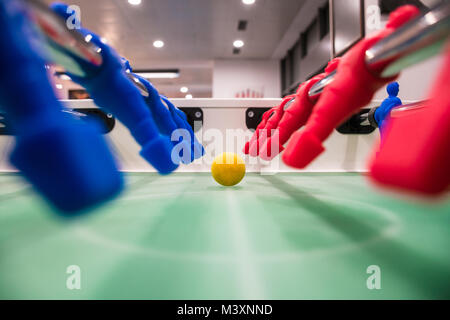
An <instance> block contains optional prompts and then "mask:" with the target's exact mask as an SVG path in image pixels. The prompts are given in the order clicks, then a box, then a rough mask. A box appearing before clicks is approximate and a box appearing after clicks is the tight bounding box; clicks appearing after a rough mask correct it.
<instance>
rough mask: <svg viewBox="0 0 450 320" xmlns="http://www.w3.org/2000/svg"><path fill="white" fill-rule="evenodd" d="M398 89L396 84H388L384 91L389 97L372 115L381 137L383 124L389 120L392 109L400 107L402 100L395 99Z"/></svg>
mask: <svg viewBox="0 0 450 320" xmlns="http://www.w3.org/2000/svg"><path fill="white" fill-rule="evenodd" d="M399 87H400V86H399V84H398V82H391V83H390V84H388V86H387V88H386V91H387V93H388V94H389V97H388V98H386V99H385V100H384V101H383V103H382V104H381V105H380V106H379V107H378V108H376V110H375V113H374V114H373V118H374V120H375V122H376V124H377V125H378V128H379V129H380V134H381V135H383V131H384V127H385V122H386V120H387V119H388V118H389V116H390V114H391V111H392V109H393V108H395V107H398V106H401V105H402V100H400V98H399V97H397V96H398V92H399Z"/></svg>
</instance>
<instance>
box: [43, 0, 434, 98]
mask: <svg viewBox="0 0 450 320" xmlns="http://www.w3.org/2000/svg"><path fill="white" fill-rule="evenodd" d="M441 1H442V0H96V1H91V0H70V1H68V4H72V5H78V6H79V7H80V8H81V21H82V24H83V25H84V27H86V28H88V29H91V30H92V31H94V32H96V33H98V34H99V35H101V36H102V37H103V39H104V41H106V42H107V43H108V44H109V45H111V46H112V47H114V48H115V49H116V50H117V51H118V53H119V54H121V55H122V56H124V57H125V58H127V59H128V60H130V63H131V65H132V67H133V68H134V71H135V72H137V73H140V74H141V75H143V76H144V77H146V78H148V79H149V80H150V81H151V82H152V83H153V84H154V85H155V86H156V87H157V89H158V90H159V91H160V92H161V93H162V94H164V95H166V96H168V97H170V98H279V97H282V96H285V95H287V94H290V93H293V92H295V91H296V89H297V87H298V85H299V83H301V82H303V81H305V80H307V79H308V78H310V77H312V76H314V75H316V74H318V73H320V72H322V71H323V69H324V67H325V66H326V64H327V62H328V61H329V60H330V59H331V58H332V57H335V56H340V55H342V54H344V53H345V52H346V51H347V50H348V49H349V48H350V47H351V46H352V45H353V44H355V43H356V42H357V41H358V40H359V39H361V38H362V37H363V36H364V35H367V34H370V33H371V32H375V31H376V30H378V29H380V28H382V27H383V26H384V23H385V22H386V20H387V18H388V15H389V13H390V12H391V11H393V10H394V9H395V8H397V7H398V6H400V5H402V4H406V3H411V4H415V5H417V6H419V7H420V8H421V9H422V10H427V9H428V8H429V7H432V6H434V5H436V4H438V3H439V2H441ZM46 2H47V3H48V4H50V3H52V2H54V1H53V0H46ZM438 60H439V58H435V59H432V60H429V61H427V62H426V63H425V64H421V65H418V66H415V67H413V68H411V69H409V70H408V71H406V72H404V74H403V76H402V78H401V79H400V85H401V87H402V88H403V91H402V93H403V94H404V95H403V97H404V98H407V99H411V100H415V99H420V98H423V96H424V95H425V93H426V89H427V88H428V85H427V84H429V83H430V81H431V79H432V78H433V76H434V73H433V72H430V70H431V71H432V70H435V69H436V68H437V66H438ZM411 78H414V79H416V80H417V81H410V80H411ZM402 80H403V82H402ZM408 80H409V81H408ZM55 86H56V89H57V91H58V95H59V96H60V98H62V99H68V98H70V99H80V98H81V99H82V98H88V95H87V94H86V93H85V92H84V90H82V89H81V88H80V87H78V86H77V85H75V84H73V83H72V82H71V81H70V80H69V79H67V78H64V77H63V78H58V79H56V80H55ZM405 95H406V96H405ZM383 97H384V92H383V93H381V95H380V97H379V98H383Z"/></svg>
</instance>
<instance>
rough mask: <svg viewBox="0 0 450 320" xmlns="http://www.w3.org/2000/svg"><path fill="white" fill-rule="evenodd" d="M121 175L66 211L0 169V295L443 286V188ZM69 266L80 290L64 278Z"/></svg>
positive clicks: (449, 273)
mask: <svg viewBox="0 0 450 320" xmlns="http://www.w3.org/2000/svg"><path fill="white" fill-rule="evenodd" d="M127 185H128V188H127V190H126V192H124V194H123V195H122V196H121V197H120V198H119V199H117V200H116V201H114V202H111V203H109V204H108V205H106V206H104V207H102V208H100V209H98V210H95V211H94V212H90V213H89V214H86V215H85V216H84V217H83V218H80V219H76V220H68V219H62V218H58V216H57V215H56V214H55V213H54V212H52V211H51V210H50V209H49V208H48V207H47V206H46V204H45V203H43V201H42V200H41V199H40V198H39V197H38V196H36V195H35V194H34V192H33V191H32V190H31V189H30V187H29V186H28V185H26V184H24V183H23V182H22V181H21V179H20V177H19V176H18V175H16V174H2V175H0V298H3V299H14V298H18V299H48V298H52V299H53V298H57V299H92V298H98V299H116V298H123V299H166V298H171V299H299V298H306V299H315V298H324V299H329V298H330V299H335V298H337V299H340V298H354V299H365V298H369V299H372V298H373V299H391V298H393V299H398V298H412V299H415V298H425V299H427V298H450V250H449V247H448V246H449V245H450V229H449V227H450V201H448V198H447V200H446V201H443V202H441V203H440V204H439V205H436V204H434V205H431V204H426V203H420V202H417V201H412V200H411V199H408V198H393V197H392V196H388V195H386V194H384V195H383V194H381V193H379V192H377V191H375V190H374V189H372V188H371V187H370V186H369V185H368V184H367V182H366V179H365V178H364V177H362V176H361V175H358V174H277V175H272V176H261V175H257V174H248V175H247V176H246V177H245V178H244V180H243V182H242V183H241V184H240V185H238V186H236V187H233V188H225V187H221V186H218V185H217V184H216V183H215V182H214V181H213V179H212V178H211V176H210V175H208V174H182V173H179V174H173V175H171V176H168V177H160V176H158V175H156V174H148V173H147V174H143V173H139V174H137V173H136V174H128V175H127ZM76 196H77V195H76V193H74V197H76ZM71 265H76V266H79V268H80V270H81V273H80V275H81V277H80V279H81V289H80V290H69V289H68V288H67V287H66V280H67V278H68V277H69V276H70V275H69V274H67V273H66V269H67V268H68V266H71ZM369 266H378V267H379V268H380V269H379V270H380V274H379V275H380V276H379V277H378V279H380V281H381V282H380V284H381V289H379V290H377V289H374V290H369V289H368V287H367V279H368V278H369V277H370V276H371V274H368V273H367V268H368V267H369ZM369 282H370V281H369Z"/></svg>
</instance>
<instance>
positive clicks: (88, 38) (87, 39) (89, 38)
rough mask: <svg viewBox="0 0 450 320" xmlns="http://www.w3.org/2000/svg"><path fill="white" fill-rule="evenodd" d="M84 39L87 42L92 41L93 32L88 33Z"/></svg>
mask: <svg viewBox="0 0 450 320" xmlns="http://www.w3.org/2000/svg"><path fill="white" fill-rule="evenodd" d="M84 40H86V42H91V40H92V34H88V35H87V36H86V37H85V38H84Z"/></svg>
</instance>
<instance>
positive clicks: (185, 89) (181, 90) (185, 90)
mask: <svg viewBox="0 0 450 320" xmlns="http://www.w3.org/2000/svg"><path fill="white" fill-rule="evenodd" d="M188 91H189V89H188V87H181V88H180V92H182V93H186V92H188Z"/></svg>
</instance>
